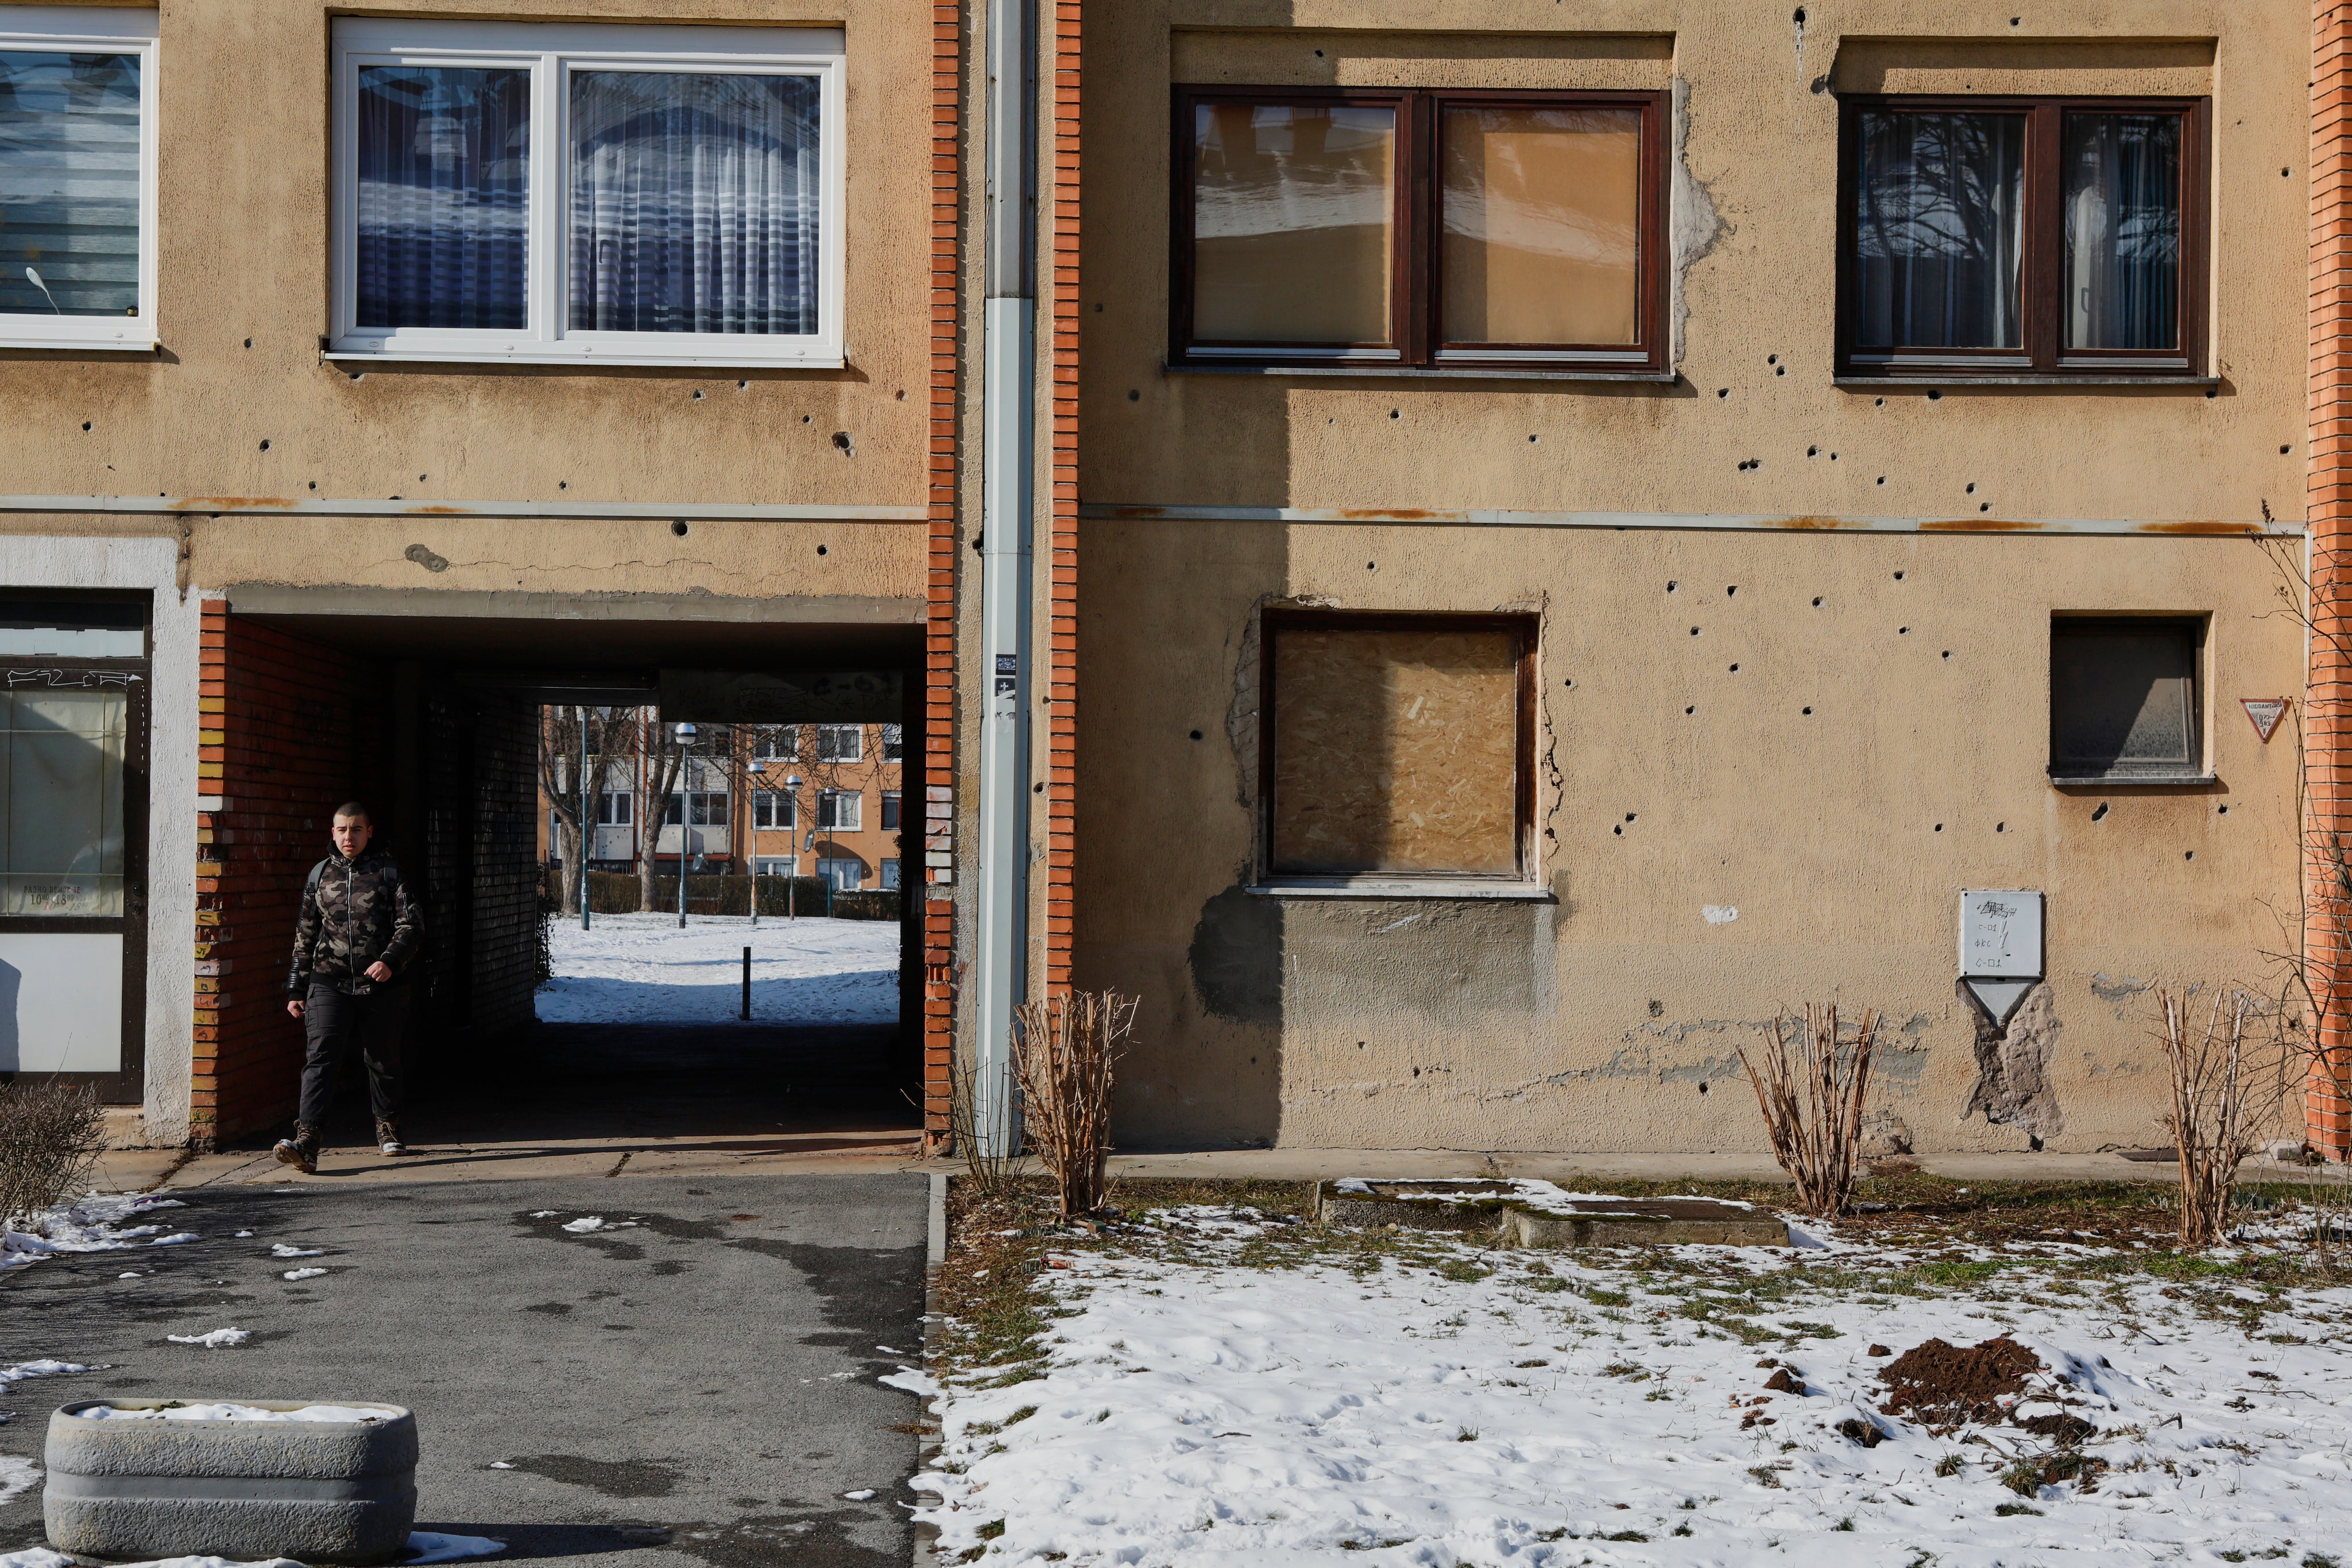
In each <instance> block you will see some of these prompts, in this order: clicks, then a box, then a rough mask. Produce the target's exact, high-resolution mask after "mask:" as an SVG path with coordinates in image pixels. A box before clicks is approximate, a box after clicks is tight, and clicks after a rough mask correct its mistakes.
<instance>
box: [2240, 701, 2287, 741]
mask: <svg viewBox="0 0 2352 1568" xmlns="http://www.w3.org/2000/svg"><path fill="white" fill-rule="evenodd" d="M2238 706H2241V707H2242V708H2244V709H2245V710H2246V717H2247V718H2248V719H2250V720H2252V723H2253V727H2254V733H2255V734H2256V735H2259V736H2261V737H2263V745H2265V746H2267V745H2269V744H2270V738H2271V731H2273V730H2274V729H2276V728H2277V727H2278V723H2279V720H2280V719H2282V718H2284V717H2285V716H2286V698H2284V697H2240V698H2239V699H2238Z"/></svg>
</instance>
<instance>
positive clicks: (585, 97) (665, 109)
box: [570, 71, 819, 333]
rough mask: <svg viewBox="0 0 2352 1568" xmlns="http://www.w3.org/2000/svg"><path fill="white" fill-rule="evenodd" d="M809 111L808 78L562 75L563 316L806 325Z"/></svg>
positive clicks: (724, 328)
mask: <svg viewBox="0 0 2352 1568" xmlns="http://www.w3.org/2000/svg"><path fill="white" fill-rule="evenodd" d="M817 120H818V84H817V81H816V78H814V77H806V76H774V75H771V76H725V75H719V74H715V73H710V72H684V71H680V72H667V71H578V72H574V73H573V75H572V168H571V216H570V243H571V314H570V324H571V326H572V328H574V329H593V330H597V331H606V332H744V333H810V332H814V331H815V330H816V329H817V234H818V213H817V198H818V193H819V179H818V163H817V135H818V125H817Z"/></svg>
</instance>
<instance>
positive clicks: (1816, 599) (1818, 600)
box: [1813, 593, 1822, 610]
mask: <svg viewBox="0 0 2352 1568" xmlns="http://www.w3.org/2000/svg"><path fill="white" fill-rule="evenodd" d="M1821 607H1822V596H1821V595H1820V594H1818V593H1816V594H1814V595H1813V608H1814V609H1816V610H1819V609H1820V608H1821Z"/></svg>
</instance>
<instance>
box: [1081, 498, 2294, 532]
mask: <svg viewBox="0 0 2352 1568" xmlns="http://www.w3.org/2000/svg"><path fill="white" fill-rule="evenodd" d="M1078 516H1080V517H1086V518H1089V519H1092V520H1095V521H1098V522H1135V523H1188V522H1189V523H1348V524H1357V525H1370V524H1391V523H1406V524H1416V525H1423V526H1436V527H1441V528H1617V529H1622V530H1632V529H1638V528H1679V529H1686V530H1691V531H1697V532H1706V531H1716V532H1747V531H1755V532H1762V533H1854V534H2138V535H2156V536H2159V537H2173V538H2263V537H2269V538H2302V537H2303V529H2302V528H2301V527H2300V526H2298V525H2296V524H2293V523H2279V522H2263V521H2252V522H2232V521H2228V520H2209V519H2196V520H2191V521H2185V522H2138V521H2134V520H2131V519H2129V518H2120V517H2023V518H2020V517H1825V516H1818V515H1812V514H1796V515H1790V514H1786V513H1775V512H1532V511H1513V510H1507V509H1500V508H1492V507H1464V508H1460V509H1452V510H1449V509H1444V508H1422V507H1191V506H1172V507H1171V506H1153V505H1146V504H1128V503H1120V502H1109V501H1089V502H1087V503H1086V504H1085V505H1083V506H1081V507H1079V508H1078Z"/></svg>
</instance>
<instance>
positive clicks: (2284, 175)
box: [2279, 169, 2294, 180]
mask: <svg viewBox="0 0 2352 1568" xmlns="http://www.w3.org/2000/svg"><path fill="white" fill-rule="evenodd" d="M2293 173H2294V170H2292V169H2282V170H2280V171H2279V178H2280V179H2282V180H2284V179H2286V178H2288V177H2289V176H2291V175H2292V174H2293Z"/></svg>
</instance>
